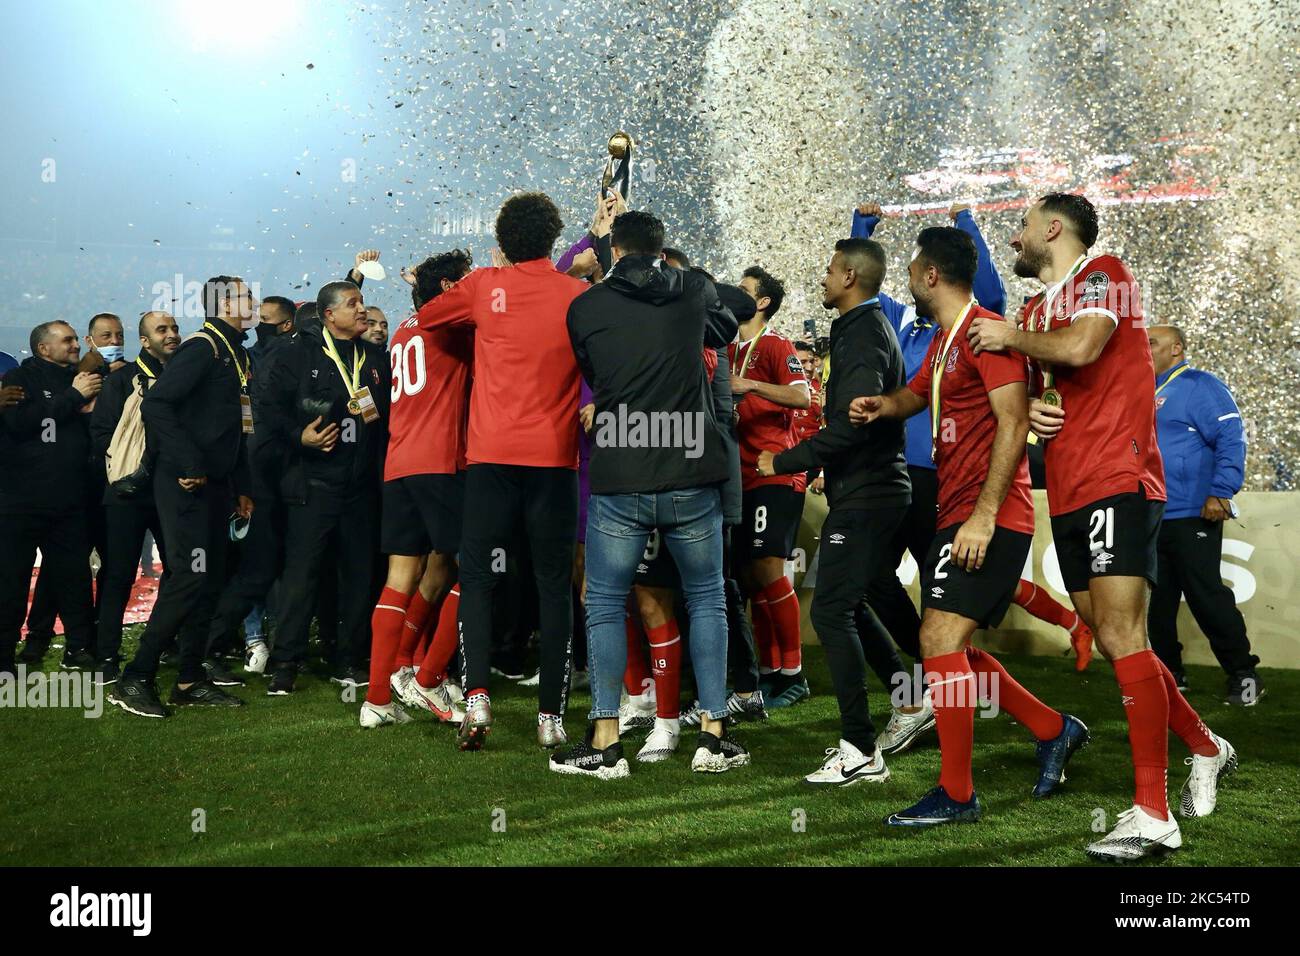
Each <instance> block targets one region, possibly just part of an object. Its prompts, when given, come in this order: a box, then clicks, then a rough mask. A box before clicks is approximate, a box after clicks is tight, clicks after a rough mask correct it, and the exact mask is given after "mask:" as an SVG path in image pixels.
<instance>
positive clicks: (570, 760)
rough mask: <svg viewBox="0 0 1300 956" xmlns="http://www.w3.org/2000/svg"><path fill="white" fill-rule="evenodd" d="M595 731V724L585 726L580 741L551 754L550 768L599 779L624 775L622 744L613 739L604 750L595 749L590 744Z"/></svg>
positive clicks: (625, 761)
mask: <svg viewBox="0 0 1300 956" xmlns="http://www.w3.org/2000/svg"><path fill="white" fill-rule="evenodd" d="M595 733H596V728H595V725H592V726H590V727H588V728H587V736H586V737H585V738H584V739H583V741H582V743H580V744H575V745H574V746H572V747H567V748H565V749H564V750H557V751H556V752H555V753H553V754H551V760H550V767H551V769H552V770H554V771H555V772H556V773H567V774H573V775H575V776H586V777H596V778H597V779H599V780H617V779H619V778H621V777H626V776H627V775H628V766H627V759H626V758H625V757H624V756H623V744H622V743H621V742H619V741H615V742H614V743H612V744H610V745H609V746H608V747H606V748H605V749H604V750H597V749H596V748H595V747H593V746H592V745H591V741H592V737H593V736H594V735H595Z"/></svg>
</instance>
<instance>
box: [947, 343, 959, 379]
mask: <svg viewBox="0 0 1300 956" xmlns="http://www.w3.org/2000/svg"><path fill="white" fill-rule="evenodd" d="M960 353H961V350H960V349H959V348H957V346H955V345H954V346H953V347H952V348H950V349H949V350H948V361H947V363H946V364H945V365H944V367H943V370H944V371H945V372H951V371H952V370H953V369H955V368H956V367H957V356H958V355H959V354H960Z"/></svg>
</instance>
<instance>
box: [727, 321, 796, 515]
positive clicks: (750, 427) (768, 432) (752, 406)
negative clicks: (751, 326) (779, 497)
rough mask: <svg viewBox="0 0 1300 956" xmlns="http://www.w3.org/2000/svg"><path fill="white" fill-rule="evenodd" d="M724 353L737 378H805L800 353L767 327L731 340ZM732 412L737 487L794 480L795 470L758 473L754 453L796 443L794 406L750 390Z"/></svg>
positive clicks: (788, 381)
mask: <svg viewBox="0 0 1300 956" xmlns="http://www.w3.org/2000/svg"><path fill="white" fill-rule="evenodd" d="M727 358H728V359H729V360H730V363H731V374H732V375H734V376H736V377H737V378H747V379H750V380H751V381H755V382H767V383H768V384H771V385H797V384H800V383H802V384H804V385H807V384H808V378H807V376H806V375H804V371H803V366H802V365H801V364H800V363H799V356H797V355H795V354H794V344H793V343H791V341H790V340H789V339H787V338H785V337H784V336H781V335H777V334H776V333H775V332H772V331H770V330H768V329H764V330H763V331H762V332H760V333H759V334H758V335H756V336H754V338H752V339H750V340H749V341H748V342H732V343H731V344H730V345H729V346H727ZM736 412H737V414H738V415H739V422H738V424H737V426H736V435H737V437H738V439H739V441H740V474H741V487H742V488H743V489H744V490H745V491H749V490H751V489H753V488H757V487H759V486H761V485H790V486H793V485H794V483H795V476H794V475H773V476H772V477H770V478H764V477H762V476H761V475H759V473H758V454H759V452H763V451H770V452H772V453H773V454H775V455H779V454H780V453H781V452H783V451H786V450H787V449H790V448H793V447H794V446H795V444H796V439H795V435H794V409H793V408H786V407H785V406H783V405H777V404H776V403H775V402H769V401H768V400H767V399H765V398H762V397H761V396H759V395H757V394H755V393H753V392H749V393H747V394H745V395H742V396H741V398H740V401H739V402H738V403H737V405H736Z"/></svg>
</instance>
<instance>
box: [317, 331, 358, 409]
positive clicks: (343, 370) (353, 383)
mask: <svg viewBox="0 0 1300 956" xmlns="http://www.w3.org/2000/svg"><path fill="white" fill-rule="evenodd" d="M321 332H322V333H323V336H322V337H323V338H324V339H325V345H324V347H323V348H322V349H321V351H323V352H324V353H325V354H326V355H328V356H329V357H330V359H332V360H333V362H334V364H335V365H336V366H337V367H338V370H339V374H340V375H342V376H343V384H344V385H345V386H346V387H347V389H348V395H349V396H355V395H356V394H357V392H359V391H360V390H361V368H362V366H364V365H365V364H366V356H365V354H364V353H363V352H362V350H361V349H359V348H357V345H356V342H355V341H354V342H353V343H352V374H351V375H349V374H348V370H347V366H345V365H344V364H343V359H342V358H341V357H340V356H339V350H338V346H336V345H335V344H334V337H333V336H332V335H330V330H329V329H328V328H326V327H325V326H323V325H322V326H321Z"/></svg>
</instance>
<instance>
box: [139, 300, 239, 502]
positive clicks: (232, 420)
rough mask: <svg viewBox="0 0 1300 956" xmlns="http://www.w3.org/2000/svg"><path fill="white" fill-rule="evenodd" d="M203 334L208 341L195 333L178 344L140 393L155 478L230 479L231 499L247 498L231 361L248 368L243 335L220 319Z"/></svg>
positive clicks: (236, 376) (207, 325) (236, 382)
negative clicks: (159, 373)
mask: <svg viewBox="0 0 1300 956" xmlns="http://www.w3.org/2000/svg"><path fill="white" fill-rule="evenodd" d="M213 328H215V329H216V331H215V332H213V331H212V330H213ZM203 331H204V332H206V333H207V335H208V336H210V337H211V338H212V342H211V343H209V342H208V341H207V340H206V339H204V338H203V337H201V336H197V335H196V336H192V337H190V338H189V339H186V341H184V342H182V343H181V347H180V348H178V349H177V350H176V352H175V353H174V354H173V355H172V357H171V358H170V359H168V360H167V374H165V375H162V376H159V378H158V381H156V382H155V383H154V384H153V385H151V386H150V387H149V391H147V392H146V393H145V396H144V403H143V404H142V405H141V411H142V412H143V413H144V424H145V429H146V433H147V436H148V442H149V446H150V447H151V448H153V449H155V450H156V452H157V455H158V474H165V475H168V476H171V477H176V478H207V479H208V481H209V482H217V481H224V480H226V479H230V480H231V481H232V482H233V484H234V486H235V493H236V494H237V495H250V496H251V495H252V487H251V481H250V479H249V473H248V444H247V442H246V441H245V440H244V432H243V426H242V420H241V418H240V401H239V396H240V394H241V391H242V385H241V383H240V380H239V371H238V369H237V368H236V367H235V360H236V357H237V358H238V361H239V363H240V367H242V368H248V367H249V362H248V354H247V353H246V352H245V351H244V345H243V343H244V339H245V338H246V337H247V335H246V333H244V332H242V331H240V330H237V329H232V328H231V327H230V326H229V325H227V324H226V323H225V322H222V321H220V320H218V321H215V322H209V323H205V325H204V327H203ZM214 346H215V354H214V349H213V347H214ZM227 346H229V347H227ZM250 384H251V383H250ZM253 427H254V428H257V422H256V421H254V422H253Z"/></svg>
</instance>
